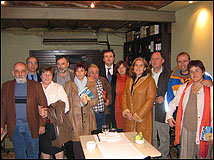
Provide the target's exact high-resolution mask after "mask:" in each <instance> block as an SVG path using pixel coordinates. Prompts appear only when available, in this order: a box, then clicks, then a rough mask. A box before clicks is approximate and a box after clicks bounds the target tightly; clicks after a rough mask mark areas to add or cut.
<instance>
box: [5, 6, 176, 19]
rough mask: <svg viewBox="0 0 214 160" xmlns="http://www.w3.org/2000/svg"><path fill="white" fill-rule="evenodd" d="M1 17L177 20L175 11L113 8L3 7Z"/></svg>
mask: <svg viewBox="0 0 214 160" xmlns="http://www.w3.org/2000/svg"><path fill="white" fill-rule="evenodd" d="M1 19H51V20H52V19H53V20H57V19H63V20H102V21H111V20H112V21H133V20H134V21H148V22H175V12H172V11H168V12H167V11H147V10H146V11H145V10H113V9H111V10H110V9H70V8H30V7H29V8H23V7H1Z"/></svg>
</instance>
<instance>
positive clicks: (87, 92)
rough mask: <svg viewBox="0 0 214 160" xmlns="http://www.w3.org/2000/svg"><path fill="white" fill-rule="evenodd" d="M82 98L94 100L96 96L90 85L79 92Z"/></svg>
mask: <svg viewBox="0 0 214 160" xmlns="http://www.w3.org/2000/svg"><path fill="white" fill-rule="evenodd" d="M78 95H79V96H80V97H81V98H82V99H87V100H89V101H90V100H93V99H94V96H93V94H92V93H91V91H90V90H89V89H88V87H85V88H84V89H83V90H82V91H81V92H80V93H79V94H78Z"/></svg>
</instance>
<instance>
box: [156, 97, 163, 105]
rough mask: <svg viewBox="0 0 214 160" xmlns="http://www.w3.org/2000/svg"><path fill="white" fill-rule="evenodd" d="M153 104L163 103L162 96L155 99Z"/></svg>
mask: <svg viewBox="0 0 214 160" xmlns="http://www.w3.org/2000/svg"><path fill="white" fill-rule="evenodd" d="M155 102H157V103H158V104H161V103H163V102H164V98H163V97H162V96H159V97H156V99H155Z"/></svg>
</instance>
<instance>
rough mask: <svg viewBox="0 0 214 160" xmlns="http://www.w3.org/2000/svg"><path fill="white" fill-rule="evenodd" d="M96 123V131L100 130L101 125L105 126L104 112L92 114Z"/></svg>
mask: <svg viewBox="0 0 214 160" xmlns="http://www.w3.org/2000/svg"><path fill="white" fill-rule="evenodd" d="M94 113H95V117H96V122H97V129H102V125H104V124H105V121H106V115H105V112H104V111H103V112H94Z"/></svg>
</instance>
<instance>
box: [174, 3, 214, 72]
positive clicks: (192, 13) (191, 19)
mask: <svg viewBox="0 0 214 160" xmlns="http://www.w3.org/2000/svg"><path fill="white" fill-rule="evenodd" d="M175 15H176V22H175V23H174V24H172V44H171V68H172V69H173V70H174V68H175V67H176V65H177V63H176V57H177V54H179V53H180V52H182V51H186V52H188V53H189V54H190V57H191V59H192V60H201V61H202V62H203V64H204V66H205V68H206V71H208V72H209V73H210V74H211V75H213V2H212V1H205V2H198V3H196V4H195V5H194V4H193V5H192V6H190V7H187V8H184V9H182V10H179V11H177V12H176V14H175Z"/></svg>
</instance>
